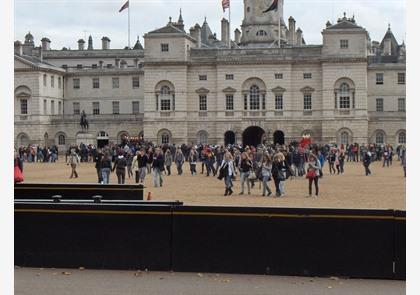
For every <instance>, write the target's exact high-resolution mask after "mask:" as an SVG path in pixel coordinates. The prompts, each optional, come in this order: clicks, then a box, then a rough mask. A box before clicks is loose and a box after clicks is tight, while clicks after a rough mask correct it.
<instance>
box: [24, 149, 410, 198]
mask: <svg viewBox="0 0 420 295" xmlns="http://www.w3.org/2000/svg"><path fill="white" fill-rule="evenodd" d="M57 151H58V149H57V147H55V146H53V147H44V148H42V147H40V146H38V147H35V146H28V147H26V148H25V147H20V148H19V151H18V158H19V160H20V161H21V162H22V163H23V162H55V161H56V160H57V158H58V152H57ZM395 155H397V159H398V161H399V162H400V164H401V166H403V171H404V176H405V158H406V148H405V146H403V145H400V146H398V147H397V148H396V149H395V151H394V148H393V147H392V146H390V145H374V144H372V145H358V144H349V145H339V146H337V145H333V144H326V145H318V144H313V143H312V142H310V143H307V142H305V143H303V142H302V141H301V142H297V141H294V142H292V143H290V144H289V145H278V144H277V145H259V146H258V147H253V146H245V147H243V146H241V145H228V146H210V145H201V144H200V145H187V144H182V145H180V146H175V145H168V144H167V145H162V146H156V145H154V144H153V143H151V142H141V143H129V142H124V143H122V144H120V145H113V146H105V147H103V148H97V147H96V146H94V145H85V144H80V145H79V146H77V145H72V146H70V147H69V149H68V151H67V153H66V155H65V161H66V163H67V165H69V166H70V167H71V174H70V178H73V177H75V178H77V177H78V173H77V166H78V165H79V164H80V163H81V162H92V163H94V165H95V168H96V172H97V178H98V183H101V184H109V182H110V176H111V173H112V172H115V174H116V176H117V179H118V183H119V184H124V183H125V180H126V178H132V177H133V178H134V179H135V182H136V183H142V184H144V182H145V179H146V177H147V175H148V174H151V175H152V177H153V185H154V186H155V187H161V186H163V179H164V177H163V176H164V175H166V176H170V175H171V174H172V170H171V167H172V165H173V164H175V167H176V173H177V174H178V175H182V174H183V173H184V171H183V165H184V163H185V162H187V163H188V164H189V173H190V174H191V175H193V176H195V175H197V174H198V173H199V172H198V171H200V170H201V171H200V173H201V174H204V175H206V176H208V177H209V176H214V177H218V178H219V179H220V180H224V184H225V192H224V195H225V196H228V195H232V194H233V193H234V192H233V181H234V180H239V182H240V191H239V192H238V194H239V195H243V194H245V193H248V194H251V188H254V187H255V184H256V183H258V184H260V186H262V195H263V196H271V195H272V194H273V191H275V194H276V196H277V197H283V196H285V194H286V191H285V181H286V180H287V179H289V178H293V177H298V178H299V177H302V178H303V177H305V178H307V179H308V197H311V196H312V195H314V196H315V197H317V196H318V195H319V179H320V178H322V177H323V175H324V171H323V168H324V166H325V165H326V164H327V165H328V172H329V173H330V174H338V175H339V174H344V168H345V163H346V162H359V161H360V162H361V163H362V164H363V166H364V168H365V175H366V176H369V175H371V174H372V172H371V170H370V164H371V163H372V162H374V161H382V166H383V167H389V166H390V165H392V160H393V158H394V156H395ZM197 166H198V167H197ZM200 167H201V169H200ZM271 181H273V184H274V188H275V189H274V190H272V187H270V182H271ZM245 186H246V189H247V190H246V192H245ZM313 187H314V188H315V192H314V194H313V190H312V188H313Z"/></svg>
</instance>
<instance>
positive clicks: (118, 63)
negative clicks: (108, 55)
mask: <svg viewBox="0 0 420 295" xmlns="http://www.w3.org/2000/svg"><path fill="white" fill-rule="evenodd" d="M115 67H116V68H117V69H118V68H119V67H120V59H119V58H116V59H115Z"/></svg>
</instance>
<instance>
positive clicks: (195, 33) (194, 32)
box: [190, 24, 201, 48]
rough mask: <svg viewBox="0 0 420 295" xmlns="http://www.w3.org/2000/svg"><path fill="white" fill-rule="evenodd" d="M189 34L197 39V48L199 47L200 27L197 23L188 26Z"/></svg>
mask: <svg viewBox="0 0 420 295" xmlns="http://www.w3.org/2000/svg"><path fill="white" fill-rule="evenodd" d="M190 35H191V37H193V38H194V39H195V40H196V41H197V48H200V47H201V27H200V25H199V24H196V25H195V26H194V27H191V28H190Z"/></svg>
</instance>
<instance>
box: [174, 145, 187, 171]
mask: <svg viewBox="0 0 420 295" xmlns="http://www.w3.org/2000/svg"><path fill="white" fill-rule="evenodd" d="M184 162H185V157H184V154H183V153H182V151H181V149H180V148H177V149H176V152H175V165H176V170H177V172H178V175H182V165H183V164H184Z"/></svg>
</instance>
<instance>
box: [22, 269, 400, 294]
mask: <svg viewBox="0 0 420 295" xmlns="http://www.w3.org/2000/svg"><path fill="white" fill-rule="evenodd" d="M405 289H406V287H405V281H391V280H389V281H385V280H354V279H343V278H335V277H331V278H304V277H280V276H260V275H231V274H205V273H172V272H144V271H143V272H140V271H105V270H68V269H39V268H17V269H15V295H57V294H59V295H70V294H71V295H73V294H74V295H76V294H77V295H96V294H97V295H121V294H124V295H143V294H144V295H146V294H147V295H158V294H159V295H164V294H165V295H166V294H168V295H197V294H200V295H210V294H211V295H222V294H227V295H263V294H264V295H268V294H287V295H308V294H310V295H325V294H327V295H403V294H405Z"/></svg>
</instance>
